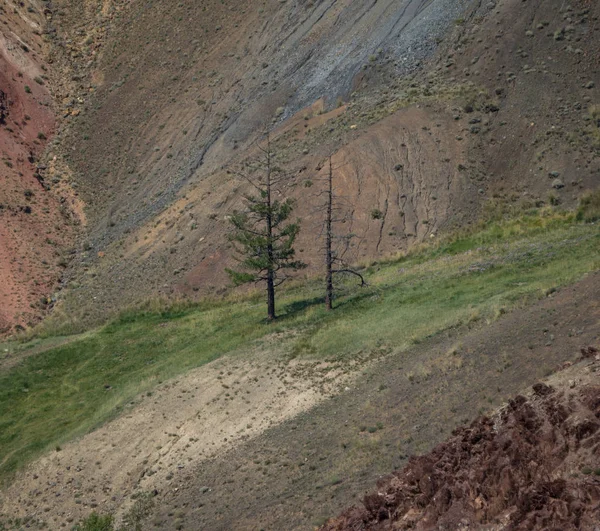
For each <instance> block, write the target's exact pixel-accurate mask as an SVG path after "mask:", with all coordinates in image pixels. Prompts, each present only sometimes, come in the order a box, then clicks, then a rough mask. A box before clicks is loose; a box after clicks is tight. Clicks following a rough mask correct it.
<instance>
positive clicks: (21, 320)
mask: <svg viewBox="0 0 600 531" xmlns="http://www.w3.org/2000/svg"><path fill="white" fill-rule="evenodd" d="M7 9H8V8H7ZM39 15H40V14H39V13H35V12H34V13H29V12H27V13H26V11H25V8H19V10H17V9H15V10H14V11H13V9H12V8H11V9H10V10H9V11H7V12H6V13H3V17H4V16H6V17H7V18H8V20H9V24H8V25H2V26H1V27H0V156H1V157H2V160H1V161H0V279H1V280H2V282H0V301H2V304H0V335H1V334H2V333H3V332H6V331H9V330H15V328H13V326H15V327H16V329H18V328H19V327H23V326H27V325H30V324H32V323H34V322H36V321H37V319H38V318H39V316H40V315H41V314H42V313H43V310H45V309H46V308H47V307H48V306H49V304H51V300H52V297H51V295H52V291H53V290H54V289H55V286H56V284H57V281H58V279H59V277H60V275H61V270H62V268H61V264H65V263H66V262H65V256H64V255H65V250H66V247H67V246H68V245H70V244H71V243H72V240H73V234H74V231H73V225H72V221H73V220H72V215H71V213H70V211H71V208H72V206H73V199H72V198H71V197H70V194H69V193H68V191H67V190H61V189H60V187H57V186H56V183H52V182H50V180H49V179H48V177H47V175H46V164H45V163H43V162H42V161H41V157H42V155H43V153H44V150H45V148H46V145H47V142H48V139H49V138H50V137H51V136H52V134H53V132H54V129H55V117H54V114H53V110H52V105H51V103H52V100H51V97H50V94H49V91H48V88H47V78H46V76H45V71H46V68H45V67H44V66H43V65H44V62H43V50H42V44H41V42H42V41H41V25H40V22H41V21H40V20H39V19H40V16H39ZM9 28H10V29H9ZM51 188H54V190H51Z"/></svg>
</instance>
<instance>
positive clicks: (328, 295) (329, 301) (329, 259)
mask: <svg viewBox="0 0 600 531" xmlns="http://www.w3.org/2000/svg"><path fill="white" fill-rule="evenodd" d="M332 211H333V168H332V162H331V157H329V175H328V188H327V221H326V223H327V226H326V231H327V234H326V243H325V253H326V265H327V274H326V284H327V285H326V288H325V308H326V309H327V310H328V311H329V310H332V309H333V251H332V249H331V246H332V240H333V231H332V227H331V224H332V216H333V213H332Z"/></svg>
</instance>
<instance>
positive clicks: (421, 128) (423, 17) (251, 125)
mask: <svg viewBox="0 0 600 531" xmlns="http://www.w3.org/2000/svg"><path fill="white" fill-rule="evenodd" d="M38 7H39V11H38V14H39V13H41V12H42V6H41V5H40V6H38ZM15 9H16V11H17V12H18V13H20V16H21V17H22V16H25V15H24V12H25V7H23V8H20V7H16V8H15ZM43 10H44V13H45V19H46V21H45V24H43V26H44V50H46V51H45V52H43V51H40V54H42V53H45V55H43V56H42V55H40V57H38V59H37V60H38V62H39V63H40V64H41V65H42V66H44V68H46V69H47V77H48V81H47V83H46V84H45V85H44V87H40V86H35V87H34V88H35V89H36V90H38V89H45V87H48V88H50V90H51V91H52V93H53V95H54V105H53V106H52V107H51V108H53V109H54V114H55V116H56V118H55V119H56V120H58V122H59V127H58V129H57V136H56V137H55V138H54V140H53V143H52V149H51V152H50V151H49V152H48V153H49V154H50V155H52V160H54V157H56V161H54V165H50V166H49V167H48V168H47V169H45V171H46V173H47V175H48V177H47V178H46V183H52V182H53V181H54V180H55V179H58V178H60V180H61V182H62V181H66V182H67V183H68V186H70V187H72V188H73V189H75V190H77V192H76V193H77V194H78V196H79V197H80V198H81V199H82V200H83V202H84V204H85V212H86V217H87V227H86V231H85V234H84V235H82V238H80V239H78V240H75V238H74V233H73V231H72V230H70V229H67V228H66V227H68V224H67V223H63V222H61V223H59V224H58V226H60V228H61V239H60V242H61V245H59V246H58V247H59V248H58V250H57V251H56V254H60V255H61V256H66V257H65V259H58V260H57V261H59V262H60V263H61V264H66V262H69V264H70V265H69V268H68V270H67V272H66V275H64V281H63V283H62V284H61V286H62V287H64V288H66V289H62V290H61V291H60V292H57V293H53V292H52V290H51V289H50V286H52V284H53V283H52V281H51V280H50V281H48V282H46V283H45V284H43V286H44V289H43V290H42V289H40V288H39V287H36V288H35V289H34V287H33V286H35V285H36V284H35V283H36V282H38V284H39V279H38V278H37V274H36V273H37V271H38V270H37V269H35V267H34V264H32V263H30V262H25V263H23V264H22V265H18V264H17V263H12V264H10V263H7V265H6V266H4V268H5V269H6V270H7V272H10V274H11V275H13V274H16V273H15V271H16V270H21V271H22V276H23V277H24V280H23V282H24V284H23V285H22V287H21V288H19V289H18V290H17V292H18V295H17V296H21V298H22V299H23V300H25V296H24V295H23V293H25V292H27V290H29V291H31V292H32V293H35V295H36V296H37V295H39V293H40V292H41V291H45V293H44V295H46V296H47V295H51V299H52V300H53V299H55V298H56V299H58V304H57V306H58V307H59V311H58V312H55V315H56V316H60V315H63V316H65V318H66V319H77V320H79V319H83V320H84V321H86V322H88V323H93V322H97V321H98V320H99V319H103V318H104V317H105V316H106V315H107V313H111V312H112V311H114V310H115V309H116V308H119V307H122V306H123V305H127V304H130V303H133V302H136V301H140V300H143V299H145V298H148V297H150V296H154V295H157V294H163V295H166V294H181V293H183V294H186V295H190V296H201V295H202V294H205V293H216V292H220V291H221V290H222V289H223V288H224V287H225V286H227V279H226V277H225V275H224V273H223V268H224V266H226V265H228V264H230V261H231V250H230V247H229V244H228V243H227V240H226V238H225V233H226V231H227V229H228V222H227V217H228V215H229V214H230V213H231V212H232V210H233V209H235V208H237V207H239V205H240V197H241V194H242V192H243V191H244V186H245V185H244V183H242V182H238V181H237V180H236V179H235V178H234V177H233V176H232V175H231V174H228V173H227V171H226V170H227V169H228V168H229V167H232V166H235V164H236V163H237V162H239V161H243V160H245V159H246V158H247V157H251V156H252V154H253V150H254V149H255V148H254V146H255V142H256V141H257V140H258V139H259V138H260V137H261V133H262V132H263V131H264V130H265V129H268V128H274V129H273V133H272V135H273V137H274V139H275V140H276V146H277V151H278V156H279V159H280V161H281V163H282V164H284V165H285V166H286V167H288V168H289V169H290V170H291V171H293V172H294V173H295V178H294V180H293V182H292V183H290V186H289V188H288V189H287V192H286V193H289V194H290V195H291V196H292V197H296V198H298V199H300V198H302V199H303V200H302V201H300V202H299V203H298V215H299V216H300V217H301V218H302V220H303V227H304V228H303V231H302V234H301V237H300V242H299V246H298V247H299V249H300V250H301V255H302V257H303V259H304V260H305V261H306V262H308V263H309V265H310V266H311V268H312V270H313V271H315V270H318V269H319V267H320V259H319V252H320V251H319V248H320V246H319V244H315V242H314V240H313V237H312V235H313V234H314V232H315V229H316V228H318V226H319V223H320V220H321V218H320V213H319V209H318V201H317V200H316V199H315V198H314V194H315V193H316V191H317V189H318V186H319V185H318V183H319V178H318V174H319V169H320V168H321V166H322V161H323V159H324V158H325V157H326V156H327V155H328V154H329V153H333V154H334V160H335V162H336V165H337V166H338V167H339V170H338V172H337V173H338V174H337V176H336V179H337V183H338V184H337V186H338V190H339V193H340V195H341V196H343V197H344V198H345V201H346V204H347V210H348V212H347V217H348V219H350V217H351V222H350V223H345V224H341V225H340V227H339V232H340V233H341V234H350V233H351V234H354V235H356V239H355V241H354V247H353V248H352V249H351V256H350V255H349V258H351V259H352V260H362V259H369V258H373V257H376V256H380V255H386V254H389V253H391V252H396V251H398V250H402V249H406V248H410V247H411V246H413V245H414V244H415V243H418V242H422V241H424V240H426V239H431V238H435V237H436V236H437V235H439V234H443V233H444V232H447V231H448V230H452V229H453V228H455V227H461V226H465V225H468V224H469V223H472V222H473V221H475V220H476V219H478V218H479V217H481V216H482V215H488V214H489V213H490V212H494V213H496V214H498V213H502V212H506V211H511V210H512V211H514V210H519V209H521V208H523V207H525V208H527V207H529V206H532V205H538V206H539V205H541V204H549V203H553V204H556V203H560V204H561V205H564V206H565V207H569V206H572V205H574V204H575V203H576V202H577V200H578V198H579V196H580V195H581V193H582V192H583V191H584V190H586V189H589V188H590V187H593V186H595V185H596V184H597V181H598V176H599V173H598V172H599V171H600V166H599V162H598V160H599V158H598V157H597V156H596V155H597V152H598V149H599V144H598V142H599V141H598V135H599V132H598V124H597V123H596V122H597V116H596V114H597V110H596V106H597V100H598V94H597V90H598V86H599V85H600V79H599V78H598V75H599V74H598V56H599V53H600V50H599V44H598V39H597V35H598V33H597V32H598V14H599V13H598V6H597V5H596V4H595V3H593V2H586V1H583V0H582V1H579V2H573V3H572V4H571V5H570V6H562V4H560V3H559V2H557V1H555V0H546V1H544V2H520V1H516V0H504V1H502V2H498V3H494V2H490V3H486V4H481V5H479V4H478V3H476V2H473V3H469V2H464V3H457V2H449V1H447V0H435V1H432V2H424V1H421V0H418V1H417V0H387V1H380V2H376V3H372V2H329V1H323V2H318V3H314V2H279V1H277V2H276V1H269V2H265V3H264V5H263V6H262V7H259V6H257V5H256V4H254V3H245V2H232V1H230V2H214V3H211V2H201V3H198V2H184V1H178V2H175V1H174V0H167V1H163V2H160V3H157V2H150V1H145V2H132V3H128V2H118V1H106V2H104V3H103V4H102V5H100V4H97V3H95V2H80V1H78V2H70V1H69V0H59V1H57V2H54V3H52V5H50V4H48V3H45V4H44V7H43ZM38 39H39V38H38ZM42 57H44V58H45V60H46V62H45V63H44V62H43V61H42ZM33 85H37V84H36V83H33ZM540 87H544V89H543V91H540V90H539V88H540ZM44 109H48V108H46V107H44ZM51 118H52V117H50V118H49V119H51ZM57 168H58V169H57ZM57 174H58V175H59V177H56V175H57ZM10 178H11V179H14V177H10ZM311 185H312V186H311ZM21 186H22V185H21ZM61 186H62V185H61ZM307 187H308V188H307ZM65 193H66V192H65ZM59 195H60V194H59ZM69 197H70V196H69ZM59 198H60V197H59ZM304 199H306V200H304ZM60 201H63V200H62V199H60ZM21 203H23V201H21ZM63 203H64V202H63ZM8 204H10V205H11V207H10V208H11V209H12V210H13V211H14V210H15V209H18V206H19V203H18V201H17V199H16V198H12V199H11V200H10V201H9V202H8ZM63 207H64V205H63ZM50 210H52V209H50ZM64 210H65V209H64V208H63V211H64ZM71 210H74V211H75V212H79V211H80V209H79V208H71ZM374 212H376V213H377V215H374V214H373V213H374ZM3 216H5V217H7V215H6V214H3ZM20 216H21V217H22V218H24V219H25V222H27V221H28V219H29V218H27V217H26V216H25V215H21V214H20ZM78 217H79V218H82V216H80V215H78ZM48 238H49V239H50V240H52V241H54V240H53V238H52V237H48ZM63 239H64V245H62V244H63ZM3 241H7V242H8V240H3ZM66 245H70V246H74V248H75V250H76V251H75V254H74V255H70V254H67V253H65V252H64V251H63V249H65V248H66V247H65V246H66ZM20 246H21V247H23V244H20ZM39 246H40V247H41V244H40V245H39ZM2 247H3V249H7V248H8V245H7V244H3V246H2ZM3 252H4V253H5V254H6V253H7V251H6V250H5V251H3ZM15 252H16V251H15ZM13 254H14V253H13ZM7 256H8V255H7ZM5 260H8V258H5ZM7 274H8V273H7ZM57 277H58V273H57V272H53V274H52V275H51V276H50V278H51V279H56V278H57ZM54 285H56V284H55V283H54ZM67 286H68V287H67ZM19 290H20V291H19ZM27 302H31V300H30V299H27ZM53 304H54V303H53ZM40 310H41V308H39V307H38V308H35V309H32V310H31V312H32V313H39V311H40ZM61 312H62V313H61ZM66 316H68V318H67V317H66ZM5 320H6V318H5Z"/></svg>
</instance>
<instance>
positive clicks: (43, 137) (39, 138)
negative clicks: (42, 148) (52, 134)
mask: <svg viewBox="0 0 600 531" xmlns="http://www.w3.org/2000/svg"><path fill="white" fill-rule="evenodd" d="M37 137H38V140H46V135H45V134H44V133H42V132H41V131H40V132H39V133H38V134H37Z"/></svg>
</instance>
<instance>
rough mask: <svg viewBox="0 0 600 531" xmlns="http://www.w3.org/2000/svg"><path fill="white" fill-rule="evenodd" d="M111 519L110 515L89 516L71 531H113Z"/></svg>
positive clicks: (93, 514)
mask: <svg viewBox="0 0 600 531" xmlns="http://www.w3.org/2000/svg"><path fill="white" fill-rule="evenodd" d="M113 530H114V527H113V517H112V516H111V515H110V514H107V515H104V516H100V515H99V514H97V513H92V514H90V515H89V516H88V517H87V518H86V519H85V520H82V521H81V522H80V523H79V524H77V525H76V526H75V527H73V531H113Z"/></svg>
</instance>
